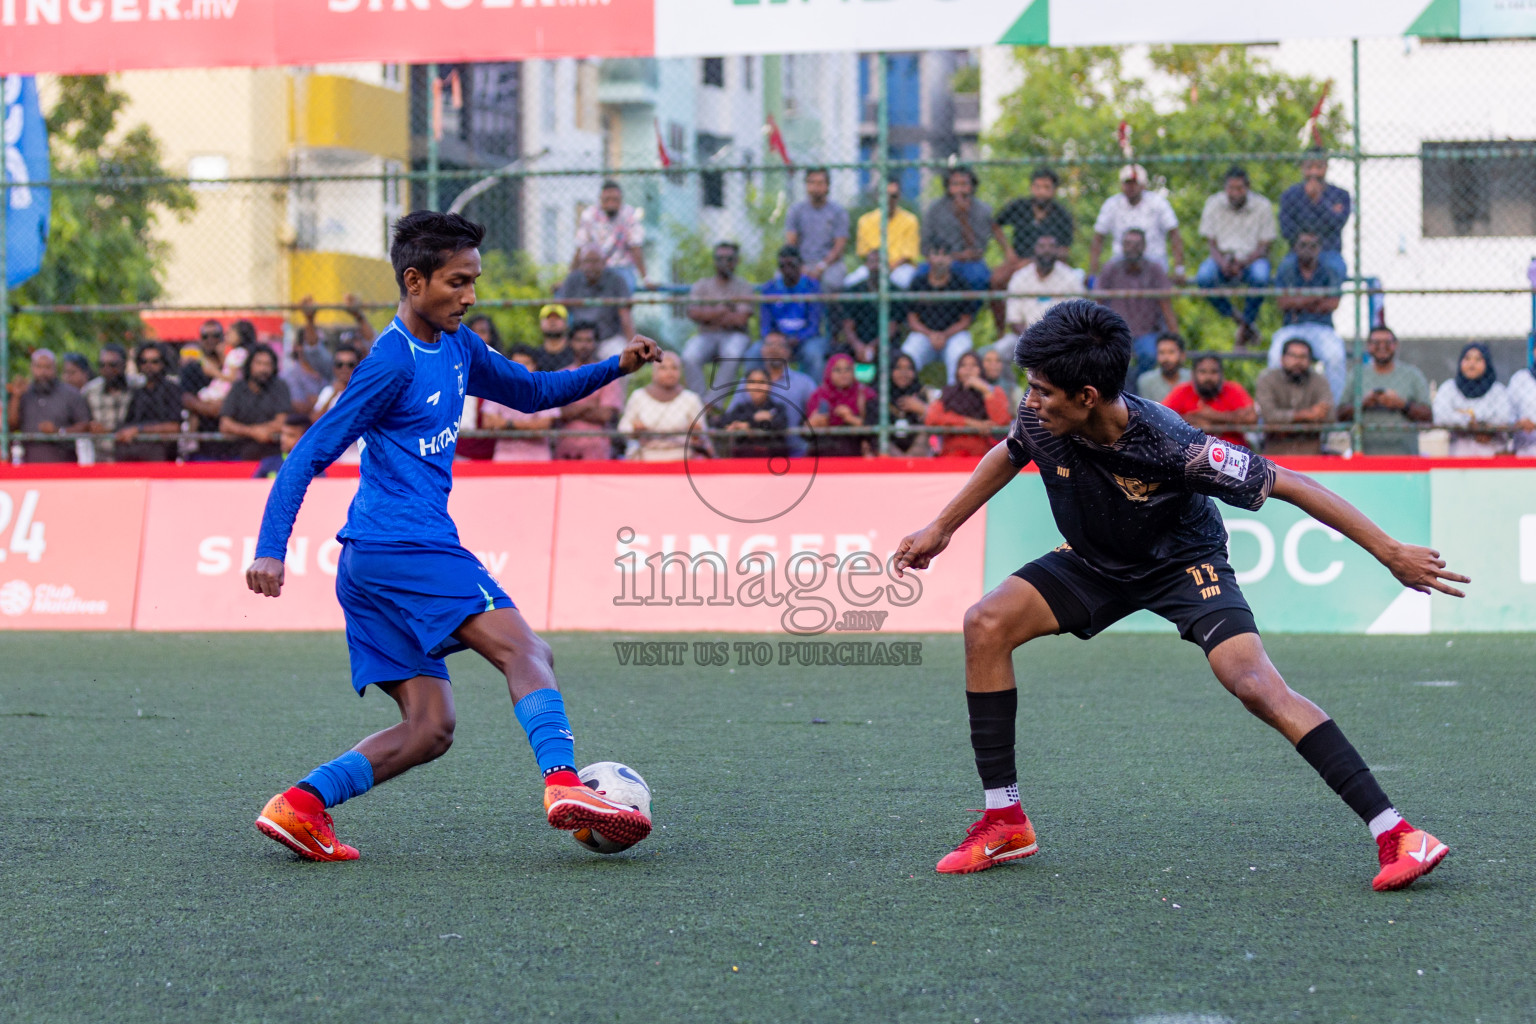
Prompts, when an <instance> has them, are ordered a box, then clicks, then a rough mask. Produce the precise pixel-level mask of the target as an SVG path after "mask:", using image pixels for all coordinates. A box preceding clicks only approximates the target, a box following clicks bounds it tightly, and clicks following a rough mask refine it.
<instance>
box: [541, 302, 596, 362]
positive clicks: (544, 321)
mask: <svg viewBox="0 0 1536 1024" xmlns="http://www.w3.org/2000/svg"><path fill="white" fill-rule="evenodd" d="M570 316H571V315H570V312H569V311H568V310H566V308H565V307H564V306H562V305H560V304H559V303H558V302H551V303H548V304H547V305H543V306H540V307H539V335H540V337H542V338H543V342H542V343H541V344H540V347H539V348H536V349H533V350H532V352H531V355H532V356H533V362H534V367H535V369H537V370H540V371H542V372H544V373H552V372H553V371H555V370H563V369H565V368H566V367H567V366H570V365H571V363H572V361H574V360H575V358H576V356H575V354H574V353H572V352H571V345H570V326H569V325H570ZM586 326H588V327H591V328H592V329H593V330H597V329H598V328H597V326H596V325H595V324H593V323H590V322H588V323H587V324H586Z"/></svg>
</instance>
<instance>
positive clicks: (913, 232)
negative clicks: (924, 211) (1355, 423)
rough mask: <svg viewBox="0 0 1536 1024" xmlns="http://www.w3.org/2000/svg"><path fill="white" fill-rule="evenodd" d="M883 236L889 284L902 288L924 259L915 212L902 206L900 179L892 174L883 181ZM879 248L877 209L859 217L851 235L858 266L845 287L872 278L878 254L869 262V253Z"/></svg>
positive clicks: (915, 274)
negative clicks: (872, 267) (852, 235)
mask: <svg viewBox="0 0 1536 1024" xmlns="http://www.w3.org/2000/svg"><path fill="white" fill-rule="evenodd" d="M885 238H886V242H887V250H886V257H885V258H886V260H887V262H888V263H889V265H890V275H891V278H890V279H891V284H892V285H893V286H894V287H897V288H905V287H907V286H908V285H910V284H911V283H912V279H913V278H914V277H916V276H917V264H918V261H919V260H921V259H922V258H923V256H922V250H921V248H920V246H921V244H922V243H921V241H920V238H921V228H920V227H919V226H918V223H917V214H915V213H913V212H911V211H910V210H908V209H906V208H905V207H904V206H902V205H901V181H900V179H898V178H897V177H896V176H895V175H892V176H891V179H890V180H889V181H887V182H886V183H885ZM879 248H880V211H879V210H870V211H869V212H868V213H866V214H864V216H862V217H860V218H859V223H858V227H857V229H856V232H855V235H854V249H855V251H856V253H857V255H858V257H859V267H858V269H856V270H855V271H854V272H853V273H851V274H849V275H848V277H847V279H846V280H845V281H844V282H843V284H844V286H845V287H846V286H848V285H856V284H860V283H862V282H863V281H866V280H872V277H871V275H872V274H873V273H874V271H872V270H870V269H869V268H870V267H871V266H878V257H877V258H876V260H875V261H874V262H873V263H872V262H871V260H870V258H869V256H870V253H873V252H875V251H876V250H878V249H879Z"/></svg>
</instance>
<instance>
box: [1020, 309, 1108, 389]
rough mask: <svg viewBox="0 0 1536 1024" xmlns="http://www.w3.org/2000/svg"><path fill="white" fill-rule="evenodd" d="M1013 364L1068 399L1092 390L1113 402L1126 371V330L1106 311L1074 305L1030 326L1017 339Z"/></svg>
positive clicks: (1050, 313) (1050, 311)
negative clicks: (1036, 376) (1065, 395)
mask: <svg viewBox="0 0 1536 1024" xmlns="http://www.w3.org/2000/svg"><path fill="white" fill-rule="evenodd" d="M1013 359H1014V362H1016V363H1018V365H1019V366H1020V367H1021V368H1024V369H1029V370H1033V371H1034V372H1035V373H1037V374H1039V375H1040V376H1042V377H1044V378H1045V379H1046V380H1049V381H1050V382H1051V383H1052V384H1054V385H1056V386H1057V387H1059V388H1061V389H1062V390H1063V391H1066V392H1067V393H1068V394H1075V393H1076V392H1079V391H1081V390H1083V389H1084V388H1086V387H1090V386H1091V387H1093V388H1094V389H1095V390H1097V391H1098V393H1099V395H1100V396H1102V397H1103V399H1104V400H1105V401H1106V402H1112V401H1114V400H1115V399H1116V398H1118V397H1119V395H1120V392H1121V390H1122V389H1123V388H1124V387H1125V375H1126V372H1127V371H1128V370H1129V369H1130V365H1131V329H1130V328H1129V327H1127V326H1126V324H1125V319H1124V318H1123V317H1121V316H1120V314H1119V313H1116V312H1115V311H1114V310H1112V309H1110V308H1109V307H1108V306H1101V305H1099V304H1098V303H1097V302H1090V301H1089V300H1087V299H1073V300H1071V301H1069V302H1063V303H1061V304H1059V305H1056V306H1053V307H1051V308H1050V309H1049V310H1048V311H1047V312H1046V314H1045V315H1044V316H1042V317H1041V318H1040V319H1039V320H1037V321H1035V323H1034V324H1033V325H1032V326H1031V327H1030V328H1029V330H1027V331H1025V332H1024V334H1023V335H1022V336H1021V337H1020V338H1019V344H1018V346H1017V348H1016V349H1015V350H1014V356H1013Z"/></svg>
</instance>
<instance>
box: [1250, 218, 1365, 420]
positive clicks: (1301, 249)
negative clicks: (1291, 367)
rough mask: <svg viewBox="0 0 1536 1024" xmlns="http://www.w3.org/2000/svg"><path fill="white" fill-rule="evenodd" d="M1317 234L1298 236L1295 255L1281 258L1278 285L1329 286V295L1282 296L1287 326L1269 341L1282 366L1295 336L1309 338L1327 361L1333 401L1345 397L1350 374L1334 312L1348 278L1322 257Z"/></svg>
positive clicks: (1325, 368) (1275, 361) (1279, 298)
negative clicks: (1342, 275) (1345, 378)
mask: <svg viewBox="0 0 1536 1024" xmlns="http://www.w3.org/2000/svg"><path fill="white" fill-rule="evenodd" d="M1318 252H1319V250H1318V241H1317V236H1316V235H1314V234H1313V233H1312V232H1310V231H1303V232H1302V233H1301V234H1300V235H1298V236H1297V237H1296V245H1295V247H1294V248H1293V249H1292V251H1291V254H1290V255H1289V256H1287V257H1286V258H1285V259H1283V260H1281V261H1280V269H1279V270H1278V271H1276V272H1275V286H1276V287H1277V288H1328V289H1333V291H1332V293H1331V294H1329V295H1280V296H1276V298H1275V303H1276V304H1277V305H1278V306H1279V307H1280V312H1281V316H1282V317H1283V319H1284V321H1285V326H1284V327H1281V328H1280V329H1279V330H1278V331H1276V332H1275V333H1274V336H1273V337H1272V338H1270V340H1269V365H1270V367H1271V368H1274V367H1276V366H1279V365H1280V356H1281V353H1282V352H1283V351H1284V350H1285V346H1286V345H1287V344H1288V343H1289V342H1290V341H1291V340H1292V339H1293V338H1300V339H1301V340H1302V341H1305V342H1306V343H1307V345H1308V347H1310V348H1311V349H1312V351H1313V352H1314V353H1315V354H1316V355H1317V358H1319V359H1321V360H1322V361H1323V372H1324V374H1325V375H1326V376H1327V379H1328V386H1329V387H1330V388H1331V389H1332V390H1333V400H1334V401H1335V402H1338V401H1340V400H1341V399H1342V398H1343V396H1344V377H1345V375H1346V373H1347V367H1346V366H1345V357H1344V342H1343V340H1342V339H1341V338H1340V337H1339V334H1338V332H1337V331H1335V330H1334V329H1333V311H1334V310H1336V309H1338V308H1339V291H1338V290H1337V289H1340V288H1342V287H1343V285H1344V279H1343V278H1341V277H1339V276H1338V273H1337V272H1336V271H1335V270H1334V269H1333V268H1332V267H1330V266H1328V265H1327V264H1325V263H1323V262H1322V260H1321V259H1319V258H1318Z"/></svg>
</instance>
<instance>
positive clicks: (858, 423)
mask: <svg viewBox="0 0 1536 1024" xmlns="http://www.w3.org/2000/svg"><path fill="white" fill-rule="evenodd" d="M875 401H876V395H875V389H874V388H872V387H870V386H869V385H868V384H860V383H859V382H858V380H857V379H856V378H855V377H854V375H853V360H852V359H851V358H849V357H848V356H846V355H841V354H839V355H835V356H833V357H832V358H831V359H828V360H827V369H826V373H825V374H824V376H823V377H822V379H821V387H819V388H817V389H816V390H815V392H814V393H813V394H812V395H811V404H810V406H809V407H808V408H807V410H806V411H807V412H808V413H809V414H810V415H808V416H807V417H806V422H807V423H808V424H810V425H811V426H813V427H815V428H816V429H818V430H822V429H825V428H827V427H862V426H867V425H868V424H869V423H871V422H872V421H873V420H874V419H875V416H876V408H877V406H876V405H875ZM869 445H870V440H869V435H868V434H819V435H816V454H817V455H824V456H829V457H837V456H854V455H868V454H869Z"/></svg>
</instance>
